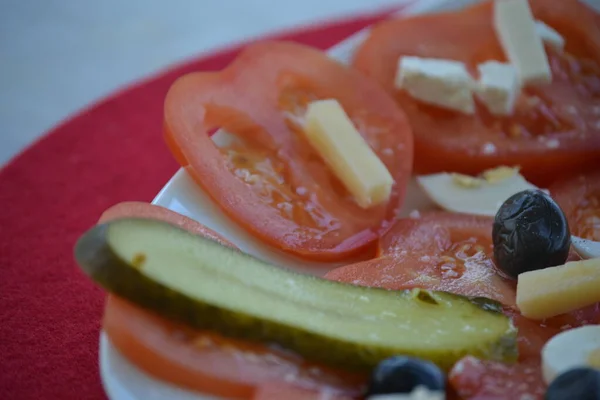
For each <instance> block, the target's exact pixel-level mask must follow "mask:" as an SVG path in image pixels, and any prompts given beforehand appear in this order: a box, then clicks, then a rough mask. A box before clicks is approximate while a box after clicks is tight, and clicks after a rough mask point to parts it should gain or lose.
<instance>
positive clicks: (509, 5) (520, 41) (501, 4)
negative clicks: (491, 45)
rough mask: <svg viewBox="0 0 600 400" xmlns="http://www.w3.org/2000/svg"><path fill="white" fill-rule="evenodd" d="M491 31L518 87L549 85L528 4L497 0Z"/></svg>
mask: <svg viewBox="0 0 600 400" xmlns="http://www.w3.org/2000/svg"><path fill="white" fill-rule="evenodd" d="M494 28H495V29H496V34H497V35H498V40H499V41H500V44H501V45H502V47H503V48H504V52H505V53H506V56H507V58H508V59H509V60H510V62H511V63H512V64H513V65H514V66H515V68H516V69H517V74H518V75H519V80H520V81H521V86H525V85H529V84H533V85H536V84H542V83H549V82H550V81H551V80H552V72H551V71H550V64H549V62H548V57H547V55H546V51H545V50H544V45H543V43H542V38H541V37H540V35H538V33H537V31H536V27H535V20H534V19H533V14H532V13H531V8H530V7H529V3H528V2H527V0H496V1H495V2H494Z"/></svg>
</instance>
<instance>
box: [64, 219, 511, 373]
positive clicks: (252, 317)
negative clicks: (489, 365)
mask: <svg viewBox="0 0 600 400" xmlns="http://www.w3.org/2000/svg"><path fill="white" fill-rule="evenodd" d="M75 258H76V260H77V262H78V263H79V265H80V266H81V268H82V269H83V270H84V271H85V272H86V273H87V274H88V275H89V276H90V277H91V278H92V279H93V280H95V281H96V282H98V283H99V284H100V285H101V286H103V287H104V288H106V289H107V290H108V291H110V292H113V293H115V294H116V295H118V296H121V297H123V298H125V299H128V300H130V301H131V302H133V303H135V304H138V305H139V306H141V307H144V308H146V309H149V310H152V311H154V312H156V313H158V314H160V315H162V316H164V317H166V318H169V319H172V320H175V321H179V322H183V323H186V324H188V325H190V326H192V327H195V328H199V329H209V330H214V331H217V332H220V333H221V334H223V335H225V336H230V337H235V338H241V339H246V340H251V341H259V342H263V343H276V344H278V345H280V346H283V347H285V348H287V349H290V350H293V351H295V352H297V353H298V354H300V355H302V356H303V357H305V358H306V359H309V360H313V361H317V362H321V363H324V364H328V365H332V366H335V367H340V368H344V369H349V370H369V369H371V368H373V367H374V366H375V365H377V363H379V361H381V360H383V359H385V358H387V357H390V356H393V355H399V354H403V355H409V356H415V357H421V358H424V359H428V360H431V361H433V362H435V363H436V364H438V365H439V366H440V367H441V368H443V369H446V370H447V369H449V368H450V367H451V366H452V365H453V364H454V363H455V362H456V361H458V360H459V359H460V358H462V357H463V356H465V355H474V356H477V357H480V358H485V359H492V360H502V361H514V360H515V359H516V357H517V348H516V330H515V328H514V326H513V325H512V323H511V321H510V319H509V318H508V317H506V316H505V315H503V314H502V313H501V312H500V305H499V304H498V303H496V302H494V301H492V300H488V299H482V298H475V299H474V298H468V297H463V296H458V295H454V294H450V293H444V292H434V291H427V290H421V289H414V290H406V291H388V290H383V289H376V288H366V287H359V286H353V285H348V284H343V283H338V282H332V281H328V280H324V279H321V278H317V277H314V276H309V275H302V274H298V273H295V272H291V271H288V270H284V269H281V268H278V267H275V266H273V265H270V264H267V263H265V262H263V261H260V260H258V259H256V258H253V257H251V256H249V255H246V254H243V253H241V252H239V251H237V250H234V249H230V248H228V247H225V246H222V245H220V244H218V243H216V242H214V241H212V240H209V239H205V238H202V237H200V236H196V235H192V234H190V233H188V232H186V231H184V230H181V229H179V228H177V227H174V226H172V225H169V224H167V223H165V222H160V221H155V220H146V219H121V220H115V221H112V222H109V223H107V224H104V225H98V226H96V227H94V228H92V229H90V230H89V231H88V232H86V233H85V234H84V235H83V236H82V237H81V238H80V240H79V241H78V243H77V245H76V247H75Z"/></svg>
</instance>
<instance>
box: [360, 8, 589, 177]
mask: <svg viewBox="0 0 600 400" xmlns="http://www.w3.org/2000/svg"><path fill="white" fill-rule="evenodd" d="M491 4H492V3H491V2H486V3H485V4H481V5H476V6H473V7H471V8H467V9H465V10H462V11H458V12H449V13H440V14H433V15H424V16H417V17H413V18H410V19H397V20H390V21H384V22H381V23H379V24H378V25H377V26H375V27H374V28H373V30H372V31H371V33H370V35H369V37H368V39H367V40H366V41H365V42H364V44H363V45H362V46H361V47H360V48H359V50H358V51H357V53H356V55H355V59H354V66H355V67H356V68H357V69H359V70H360V71H362V72H363V73H365V74H366V75H367V76H369V77H372V78H374V79H376V80H377V81H378V82H380V84H381V85H382V86H383V87H384V88H385V89H386V90H388V92H389V93H390V94H392V95H393V96H394V98H395V99H396V101H397V103H398V104H399V105H400V106H401V107H402V109H403V110H404V111H405V112H406V114H407V115H408V118H409V120H410V123H411V126H412V128H413V132H414V136H415V154H416V159H415V170H416V171H417V172H418V173H433V172H439V171H456V172H462V173H466V174H473V175H474V174H477V173H479V172H481V171H482V170H484V169H487V168H491V167H494V166H498V165H520V166H521V172H522V173H523V174H524V175H525V176H526V177H527V178H528V179H530V180H532V181H534V182H537V183H538V184H545V183H548V180H549V179H551V177H553V176H556V174H557V173H562V172H570V173H573V171H576V170H583V169H584V168H588V167H590V166H592V165H594V164H597V160H598V158H599V157H600V16H599V15H597V14H595V12H594V11H593V10H591V9H590V8H588V7H587V6H585V5H584V4H582V3H579V2H577V1H575V0H561V1H547V0H530V4H531V7H532V10H533V13H534V14H535V17H536V18H537V19H540V20H542V21H544V22H545V23H547V24H548V25H550V26H552V27H554V28H555V29H557V30H558V31H559V32H560V33H561V34H562V35H563V36H564V37H565V39H566V51H565V52H559V51H555V50H553V49H552V48H550V47H548V48H546V51H547V53H548V56H549V59H550V65H551V69H552V74H553V81H552V83H551V84H547V85H544V86H541V87H537V88H535V87H526V88H525V89H524V90H523V92H522V95H521V96H520V98H519V99H518V100H517V105H516V109H515V111H514V113H513V115H512V116H510V117H493V116H492V115H490V114H489V113H488V112H487V111H486V110H485V109H484V107H482V106H478V107H477V108H478V109H477V111H476V113H475V116H468V115H463V114H460V113H457V112H451V111H448V110H444V109H441V108H437V107H433V106H429V105H426V104H424V103H422V102H419V101H416V100H415V99H413V98H412V97H410V96H409V95H407V94H406V93H404V92H402V91H399V90H397V89H395V88H394V84H393V82H394V76H395V73H396V66H397V61H398V58H399V57H401V56H403V55H413V56H419V57H432V58H446V59H453V60H458V61H462V62H465V63H466V64H467V66H468V67H469V68H470V69H471V70H472V73H473V74H474V75H475V74H476V66H477V64H479V63H481V62H484V61H488V60H499V61H505V56H504V52H503V50H502V48H501V46H500V44H499V42H498V40H497V38H496V33H495V31H494V25H493V23H492V19H491V16H492V7H491ZM457 27H460V29H458V28H457Z"/></svg>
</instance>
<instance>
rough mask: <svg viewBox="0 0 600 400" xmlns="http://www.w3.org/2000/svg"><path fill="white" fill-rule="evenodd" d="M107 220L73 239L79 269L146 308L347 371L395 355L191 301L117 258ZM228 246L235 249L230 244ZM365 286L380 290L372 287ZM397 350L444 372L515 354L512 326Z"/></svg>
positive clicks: (489, 304)
mask: <svg viewBox="0 0 600 400" xmlns="http://www.w3.org/2000/svg"><path fill="white" fill-rule="evenodd" d="M109 224H110V223H107V224H102V225H97V226H95V227H93V228H92V229H90V230H89V231H87V232H86V233H85V234H84V235H83V236H82V237H81V238H80V239H79V240H78V242H77V244H76V246H75V259H76V260H77V263H78V264H79V265H80V267H81V268H82V270H83V271H84V272H85V273H86V274H87V275H88V276H89V277H90V278H91V279H93V280H94V281H95V282H97V283H98V284H99V285H100V286H102V287H103V288H104V289H106V290H107V291H109V292H111V293H113V294H115V295H117V296H119V297H122V298H124V299H126V300H129V301H130V302H132V303H134V304H136V305H138V306H140V307H142V308H144V309H146V310H148V311H150V312H153V313H155V314H158V315H161V316H163V317H165V318H167V319H170V320H173V321H176V322H180V323H183V324H186V325H188V326H191V327H193V328H196V329H200V330H211V331H216V332H218V333H220V334H223V335H224V336H229V337H232V338H236V339H243V340H249V341H254V342H260V343H264V344H267V345H269V344H273V343H276V344H277V345H279V346H281V347H284V348H287V349H292V350H293V351H294V352H295V353H297V354H299V355H301V356H303V357H304V358H306V359H307V360H311V361H314V362H317V363H321V364H323V365H328V366H331V367H334V368H340V369H344V370H348V371H357V372H370V371H371V370H372V369H373V368H374V367H375V366H377V364H378V363H379V362H380V361H382V360H384V359H386V358H388V357H391V356H395V355H399V354H398V352H397V351H390V350H391V349H388V348H386V347H384V346H372V345H369V346H366V345H359V344H356V343H349V342H346V341H343V340H339V339H334V338H330V337H324V336H321V335H318V334H314V333H311V332H306V331H302V330H299V329H296V328H292V327H289V326H287V325H283V324H280V323H277V322H275V321H268V320H261V319H258V318H253V317H248V316H247V315H244V314H243V313H241V312H235V311H231V310H225V309H222V308H219V307H215V306H212V305H209V304H206V303H203V302H199V301H197V300H194V299H192V298H190V297H188V296H186V295H183V294H181V293H179V292H177V291H175V290H173V289H171V288H169V287H167V286H164V285H162V284H160V283H157V282H156V281H154V280H152V279H150V278H148V277H147V276H145V275H144V274H143V273H141V272H140V271H139V270H138V269H137V268H135V267H133V266H132V265H131V263H130V262H129V261H126V260H123V259H122V258H121V257H119V256H118V255H117V254H116V253H115V252H114V251H113V250H112V249H111V246H110V245H109V243H108V241H107V234H108V227H109ZM176 229H179V228H176ZM203 240H208V239H203ZM228 250H230V251H232V252H239V250H235V249H228ZM331 283H332V284H339V283H337V282H331ZM370 290H383V289H375V288H373V289H370ZM416 290H420V289H416ZM420 291H421V292H425V293H427V292H428V291H424V290H420ZM410 292H411V291H402V292H399V293H401V295H402V296H411V297H413V294H412V293H410ZM440 293H443V294H444V295H446V296H452V297H457V298H460V299H461V300H464V299H465V297H464V296H458V295H455V294H452V293H445V292H440ZM470 300H471V303H472V304H473V305H475V306H478V307H480V308H481V309H482V310H484V311H486V312H491V313H496V314H497V313H500V314H501V311H500V310H501V307H500V305H499V303H497V302H495V301H493V300H490V299H486V298H471V299H470ZM499 317H500V316H499ZM511 326H512V325H511ZM265 337H268V338H270V341H268V342H267V341H265V340H264V338H265ZM402 355H406V356H413V357H419V358H425V359H428V360H430V361H432V362H434V363H436V364H437V365H438V366H439V367H440V368H442V369H443V370H445V371H449V370H450V369H451V368H452V366H453V365H454V364H455V363H456V362H457V361H458V360H460V359H461V358H462V357H464V356H466V355H472V356H475V357H478V358H482V359H491V360H497V361H505V362H513V361H516V359H517V357H518V352H517V346H516V330H515V329H514V328H513V329H508V330H507V332H506V334H505V335H503V336H502V337H500V338H499V340H497V341H496V342H495V343H481V344H479V345H478V346H475V347H473V348H471V349H468V350H465V351H447V352H444V353H443V354H441V353H440V352H437V351H418V350H417V351H413V350H410V349H407V350H406V351H405V352H402Z"/></svg>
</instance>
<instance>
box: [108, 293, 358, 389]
mask: <svg viewBox="0 0 600 400" xmlns="http://www.w3.org/2000/svg"><path fill="white" fill-rule="evenodd" d="M103 328H104V330H105V332H106V333H107V335H108V337H109V338H110V341H111V343H112V344H113V345H114V346H115V347H116V348H117V350H118V351H119V352H120V353H121V354H122V355H123V356H125V357H126V358H127V359H128V360H129V361H130V362H132V363H133V364H134V365H136V366H137V367H139V368H140V369H142V370H143V371H145V372H146V373H148V374H150V375H152V376H154V377H156V378H158V379H161V380H164V381H167V382H170V383H172V384H174V385H177V386H181V387H184V388H187V389H191V390H196V391H199V392H203V393H207V394H211V395H216V396H223V397H228V398H231V397H232V398H251V397H252V396H253V394H254V392H255V389H256V387H257V386H260V385H262V384H265V383H278V382H279V383H284V382H285V383H287V384H289V385H292V386H296V387H298V388H304V389H306V390H309V391H316V392H320V391H324V392H328V393H333V394H339V395H347V396H357V395H359V394H360V393H361V390H362V386H363V384H364V381H365V380H364V377H362V376H357V375H352V374H345V373H342V372H335V371H332V370H330V369H327V368H322V367H319V366H317V365H314V364H309V363H306V362H304V361H303V360H302V359H300V358H299V357H297V356H294V355H292V354H289V353H286V352H283V351H279V350H275V349H271V348H269V347H265V346H262V345H255V344H252V343H246V342H243V341H238V340H232V339H228V338H224V337H221V336H219V335H217V334H213V333H209V332H202V331H195V330H192V329H190V328H188V327H186V326H183V325H180V324H176V323H172V322H170V321H167V320H165V319H163V318H160V317H158V316H155V315H154V314H151V313H149V312H147V311H144V310H142V309H140V308H138V307H136V306H134V305H132V304H130V303H128V302H126V301H125V300H122V299H119V298H117V297H115V296H112V295H111V296H109V297H108V300H107V303H106V309H105V313H104V321H103Z"/></svg>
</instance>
